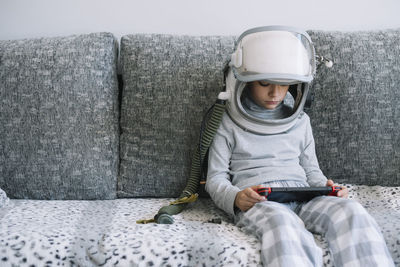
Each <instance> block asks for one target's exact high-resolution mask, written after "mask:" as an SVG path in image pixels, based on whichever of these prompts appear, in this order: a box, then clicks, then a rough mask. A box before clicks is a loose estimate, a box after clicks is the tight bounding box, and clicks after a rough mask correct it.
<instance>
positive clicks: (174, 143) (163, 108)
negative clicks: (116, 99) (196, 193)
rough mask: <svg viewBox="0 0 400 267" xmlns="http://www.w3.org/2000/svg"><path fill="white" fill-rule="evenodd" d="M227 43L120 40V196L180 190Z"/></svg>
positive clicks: (223, 39) (216, 87)
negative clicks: (121, 88)
mask: <svg viewBox="0 0 400 267" xmlns="http://www.w3.org/2000/svg"><path fill="white" fill-rule="evenodd" d="M233 44H234V38H232V37H191V36H170V35H142V34H138V35H128V36H123V37H122V40H121V63H122V76H123V84H124V87H123V92H122V104H121V105H122V106H121V131H122V132H121V167H120V180H119V182H118V190H119V191H118V196H119V197H138V196H155V197H157V196H161V197H171V196H178V195H179V194H180V193H181V192H182V189H183V188H184V186H185V185H186V180H187V179H188V177H189V170H190V162H191V157H192V154H193V152H194V148H195V146H196V144H197V140H198V136H199V130H200V123H201V120H202V117H203V115H204V114H205V112H206V110H207V109H208V108H209V107H210V106H211V105H212V104H213V103H214V101H215V99H216V97H217V95H218V92H219V91H220V90H221V86H222V77H223V75H222V68H223V65H224V63H225V62H226V60H227V58H228V55H229V54H230V53H231V51H232V50H233Z"/></svg>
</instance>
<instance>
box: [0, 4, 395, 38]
mask: <svg viewBox="0 0 400 267" xmlns="http://www.w3.org/2000/svg"><path fill="white" fill-rule="evenodd" d="M399 11H400V1H399V0H370V1H368V0H330V1H328V0H304V1H300V0H293V1H290V0H277V1H268V0H247V1H245V0H241V1H239V0H198V1H191V0H141V1H139V0H114V1H112V0H0V40H5V39H20V38H31V37H43V36H60V35H69V34H74V33H88V32H98V31H110V32H112V33H114V34H115V35H116V36H117V37H118V38H119V37H121V35H124V34H127V33H138V32H146V33H175V34H190V35H210V34H211V35H230V34H234V35H238V34H240V33H241V32H243V31H244V30H246V29H248V28H250V27H255V26H261V25H271V24H283V25H292V26H297V27H301V28H304V29H321V30H347V31H354V30H371V29H386V28H398V27H400V15H399Z"/></svg>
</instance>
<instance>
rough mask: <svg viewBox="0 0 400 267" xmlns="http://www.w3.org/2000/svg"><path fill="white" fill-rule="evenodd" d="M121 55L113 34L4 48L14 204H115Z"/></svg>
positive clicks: (0, 130) (0, 74)
mask: <svg viewBox="0 0 400 267" xmlns="http://www.w3.org/2000/svg"><path fill="white" fill-rule="evenodd" d="M117 48H118V47H117V42H116V40H115V38H114V36H113V35H112V34H110V33H96V34H87V35H75V36H69V37H59V38H41V39H31V40H15V41H0V102H1V104H0V125H1V127H0V151H1V152H0V188H2V189H4V190H5V191H6V193H7V195H8V196H9V197H10V198H31V199H112V198H115V197H116V183H117V173H118V137H119V136H118V85H117V73H116V65H117V64H116V63H117V51H118V49H117Z"/></svg>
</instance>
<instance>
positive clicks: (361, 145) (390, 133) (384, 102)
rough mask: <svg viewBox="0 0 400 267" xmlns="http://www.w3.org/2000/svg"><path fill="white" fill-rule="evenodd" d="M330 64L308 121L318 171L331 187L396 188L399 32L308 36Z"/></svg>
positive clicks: (317, 85)
mask: <svg viewBox="0 0 400 267" xmlns="http://www.w3.org/2000/svg"><path fill="white" fill-rule="evenodd" d="M309 33H310V36H311V38H312V40H313V42H314V43H315V47H316V52H317V54H320V55H323V56H326V57H328V58H331V59H332V60H333V61H334V65H333V67H332V68H331V69H328V68H326V67H324V66H321V67H320V68H319V69H318V73H317V76H316V78H315V81H314V85H313V91H314V92H315V101H314V105H313V107H312V109H311V110H310V112H308V113H309V115H310V117H311V124H312V127H313V131H314V137H315V142H316V150H317V154H318V159H319V162H320V167H321V169H322V171H323V172H324V173H325V174H326V175H327V176H328V177H329V178H331V179H333V180H334V181H337V182H348V183H353V184H365V185H388V186H389V185H391V186H398V185H400V131H399V129H400V105H399V100H400V75H399V72H400V45H399V44H400V29H398V30H386V31H363V32H347V33H346V32H323V31H310V32H309Z"/></svg>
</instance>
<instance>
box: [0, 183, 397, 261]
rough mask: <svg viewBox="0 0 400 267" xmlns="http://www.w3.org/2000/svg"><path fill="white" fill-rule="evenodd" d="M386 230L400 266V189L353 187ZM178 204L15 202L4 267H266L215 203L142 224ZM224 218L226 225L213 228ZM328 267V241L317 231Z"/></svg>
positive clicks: (250, 240) (3, 217) (5, 216)
mask: <svg viewBox="0 0 400 267" xmlns="http://www.w3.org/2000/svg"><path fill="white" fill-rule="evenodd" d="M348 187H349V190H350V194H349V197H350V198H352V199H354V200H357V201H359V202H360V203H361V204H362V205H363V206H364V207H365V208H366V209H367V211H368V212H370V213H371V215H372V216H373V217H374V218H375V219H376V221H377V223H378V224H379V226H380V227H381V230H382V233H383V236H384V238H385V240H386V242H387V245H388V249H389V251H390V253H391V254H392V257H393V260H394V262H395V264H396V266H400V228H399V226H398V225H399V220H400V212H399V209H400V201H399V198H398V194H399V190H400V187H381V186H375V187H368V186H351V185H348ZM171 200H172V199H154V198H151V199H143V198H134V199H115V200H96V201H83V200H78V201H75V200H72V201H45V200H10V205H9V206H8V207H7V208H5V209H0V226H1V227H0V254H1V255H2V256H1V257H0V266H19V265H22V263H21V261H22V259H25V261H26V262H25V263H26V265H27V266H30V265H31V264H35V265H36V266H46V265H47V266H48V265H51V266H76V265H79V266H246V267H249V266H261V263H260V249H261V244H260V242H259V241H258V240H257V238H256V236H255V235H252V234H247V233H245V232H243V231H241V230H240V229H239V228H238V227H237V226H235V225H234V224H233V223H232V221H231V219H230V218H228V217H227V214H226V213H224V212H223V211H222V210H220V209H218V208H217V207H216V206H215V205H214V204H213V203H212V200H211V199H200V200H199V201H197V202H195V203H192V204H190V206H189V207H190V208H188V209H185V210H184V211H183V212H182V213H180V214H178V215H176V216H174V219H175V223H174V224H172V225H165V224H163V225H162V224H153V223H151V224H136V223H135V221H136V220H139V219H143V218H151V217H152V216H153V215H154V214H155V213H156V212H157V210H158V208H159V207H160V206H162V205H166V204H167V203H168V202H169V201H171ZM216 218H219V219H221V221H222V223H221V224H215V223H207V222H208V221H209V220H211V219H216ZM314 237H315V241H316V244H317V245H318V246H320V247H321V248H322V250H323V259H324V266H325V267H330V266H332V265H333V264H332V260H331V254H330V251H329V249H328V246H327V243H326V239H325V238H324V237H323V236H321V235H318V234H314Z"/></svg>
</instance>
